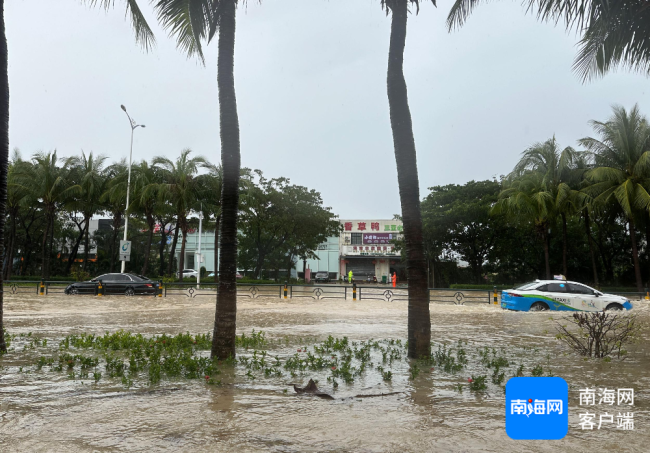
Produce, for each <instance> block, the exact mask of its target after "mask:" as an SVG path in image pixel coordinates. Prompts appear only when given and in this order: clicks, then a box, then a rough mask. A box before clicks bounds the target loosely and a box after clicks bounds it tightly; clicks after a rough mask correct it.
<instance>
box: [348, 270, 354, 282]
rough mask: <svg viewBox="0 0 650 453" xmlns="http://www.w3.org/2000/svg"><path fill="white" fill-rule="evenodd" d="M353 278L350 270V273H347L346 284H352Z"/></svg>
mask: <svg viewBox="0 0 650 453" xmlns="http://www.w3.org/2000/svg"><path fill="white" fill-rule="evenodd" d="M353 277H354V276H353V275H352V270H350V272H348V282H349V283H352V278H353Z"/></svg>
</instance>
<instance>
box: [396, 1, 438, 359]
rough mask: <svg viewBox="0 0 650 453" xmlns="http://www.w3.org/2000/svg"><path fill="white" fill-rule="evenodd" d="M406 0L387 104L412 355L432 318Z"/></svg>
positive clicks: (400, 7)
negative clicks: (408, 76) (409, 84)
mask: <svg viewBox="0 0 650 453" xmlns="http://www.w3.org/2000/svg"><path fill="white" fill-rule="evenodd" d="M407 3H408V0H396V1H394V2H393V4H392V7H391V10H392V14H393V17H392V22H391V33H390V49H389V54H388V74H387V88H388V105H389V107H390V124H391V129H392V131H393V145H394V147H395V161H396V163H397V181H398V185H399V194H400V201H401V205H402V221H403V223H404V239H405V243H406V269H407V280H408V298H409V301H408V355H409V357H412V358H419V357H421V356H429V355H430V354H431V318H430V314H429V297H428V289H427V275H426V260H425V258H424V245H423V238H422V215H421V212H420V187H419V183H418V168H417V158H416V153H415V139H414V138H413V125H412V123H411V111H410V109H409V104H408V95H407V90H406V80H405V79H404V70H403V66H404V46H405V45H406V23H407V17H408V4H407Z"/></svg>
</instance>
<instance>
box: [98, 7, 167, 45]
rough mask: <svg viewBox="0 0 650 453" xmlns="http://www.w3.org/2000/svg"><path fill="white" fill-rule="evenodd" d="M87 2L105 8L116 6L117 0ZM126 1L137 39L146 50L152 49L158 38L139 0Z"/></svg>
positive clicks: (128, 14) (127, 12) (127, 11)
mask: <svg viewBox="0 0 650 453" xmlns="http://www.w3.org/2000/svg"><path fill="white" fill-rule="evenodd" d="M85 1H86V3H87V4H88V5H89V6H91V7H95V6H98V5H99V7H100V8H102V9H104V10H109V9H112V8H113V7H114V6H115V0H85ZM124 2H125V3H126V12H125V14H126V15H127V16H129V17H130V19H131V27H132V28H133V31H134V32H135V41H136V42H137V43H138V44H140V45H141V46H142V47H144V49H145V51H149V50H151V49H152V48H153V47H154V46H155V45H156V38H155V36H154V34H153V31H151V27H149V24H148V23H147V19H145V17H144V15H143V14H142V10H140V6H139V5H138V2H137V0H124Z"/></svg>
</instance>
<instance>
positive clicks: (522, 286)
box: [515, 282, 539, 290]
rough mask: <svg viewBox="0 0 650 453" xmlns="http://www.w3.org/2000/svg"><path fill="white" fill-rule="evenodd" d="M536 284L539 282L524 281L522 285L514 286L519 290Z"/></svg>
mask: <svg viewBox="0 0 650 453" xmlns="http://www.w3.org/2000/svg"><path fill="white" fill-rule="evenodd" d="M537 285H539V282H529V283H524V284H523V285H519V286H516V287H515V289H520V290H524V289H533V288H535V287H536V286H537Z"/></svg>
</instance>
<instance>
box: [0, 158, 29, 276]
mask: <svg viewBox="0 0 650 453" xmlns="http://www.w3.org/2000/svg"><path fill="white" fill-rule="evenodd" d="M30 165H31V164H30V162H25V161H23V160H22V159H21V157H20V154H19V153H18V151H17V150H14V155H13V156H12V159H11V162H10V163H9V172H8V173H9V176H8V178H7V205H6V211H7V216H8V217H9V219H10V220H11V227H10V229H9V238H8V239H9V240H8V241H7V252H6V257H5V258H4V259H3V262H4V266H5V268H4V269H3V276H2V277H3V279H5V280H9V279H10V278H11V272H12V267H13V259H14V249H15V248H16V247H15V245H16V244H15V243H16V236H17V234H16V232H17V225H16V220H17V218H18V216H19V215H20V213H21V211H22V210H23V209H24V205H25V204H27V203H29V198H28V196H29V190H27V188H25V187H23V186H22V185H21V184H20V183H19V181H17V178H16V174H17V173H19V172H20V171H21V170H20V167H22V166H30Z"/></svg>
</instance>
